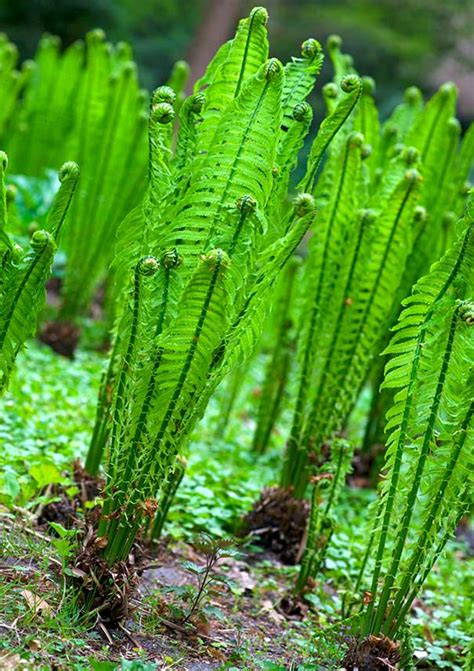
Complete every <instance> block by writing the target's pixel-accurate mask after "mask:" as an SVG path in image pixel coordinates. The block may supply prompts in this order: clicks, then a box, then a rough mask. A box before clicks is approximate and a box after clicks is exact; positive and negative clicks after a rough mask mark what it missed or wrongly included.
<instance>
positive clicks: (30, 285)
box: [0, 152, 79, 393]
mask: <svg viewBox="0 0 474 671" xmlns="http://www.w3.org/2000/svg"><path fill="white" fill-rule="evenodd" d="M6 168H7V156H6V154H5V153H4V152H0V255H1V267H0V393H3V392H4V391H5V390H6V388H7V386H8V383H9V381H10V378H11V375H12V371H13V367H14V364H15V359H16V357H17V355H18V352H19V351H20V350H21V348H22V347H23V345H24V344H25V342H26V340H27V339H28V338H29V337H31V336H32V335H33V334H34V331H35V327H36V321H37V317H38V314H39V312H40V310H41V308H42V306H43V303H44V295H45V284H46V280H47V279H48V277H49V274H50V271H51V264H52V262H53V258H54V254H55V252H56V249H57V244H58V242H59V238H60V235H61V232H62V228H63V224H64V220H65V218H66V215H67V212H68V209H69V206H70V204H71V200H72V197H73V195H74V190H75V188H76V183H77V179H78V176H79V168H78V167H77V165H76V164H75V163H66V164H65V165H63V167H62V168H61V170H60V172H59V179H60V182H61V186H60V188H59V191H58V193H57V194H56V197H55V200H54V202H53V204H52V206H51V209H50V212H49V217H48V221H47V230H39V231H36V232H35V233H34V234H33V236H32V238H31V240H30V247H31V250H27V249H23V248H22V247H21V246H20V245H19V244H18V243H16V242H15V240H14V239H13V238H12V236H11V235H10V234H9V232H8V207H9V200H10V195H9V194H11V193H12V192H8V191H7V189H6V188H5V171H6Z"/></svg>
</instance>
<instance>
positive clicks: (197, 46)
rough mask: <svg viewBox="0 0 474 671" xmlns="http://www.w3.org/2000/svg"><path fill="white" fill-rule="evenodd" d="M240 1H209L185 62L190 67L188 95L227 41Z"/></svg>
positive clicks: (237, 15) (230, 34) (235, 21)
mask: <svg viewBox="0 0 474 671" xmlns="http://www.w3.org/2000/svg"><path fill="white" fill-rule="evenodd" d="M244 4H245V3H244V2H242V0H209V3H208V6H207V9H206V11H205V13H204V18H203V20H202V23H201V26H200V28H199V30H198V32H197V35H196V37H195V39H194V41H193V43H192V45H191V48H190V50H189V53H188V57H187V61H188V63H189V65H190V66H191V77H190V79H189V82H188V93H189V92H191V90H192V87H193V84H194V82H195V81H196V79H199V77H201V75H203V74H204V71H205V69H206V66H207V64H208V63H209V61H210V60H211V58H212V57H213V56H214V54H215V52H216V51H217V49H218V48H219V47H220V45H221V44H222V43H223V42H225V41H226V40H228V39H229V38H230V37H231V36H232V34H233V32H234V29H235V26H236V23H237V20H238V19H239V18H240V13H241V11H242V6H243V5H244Z"/></svg>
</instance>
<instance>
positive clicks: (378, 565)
mask: <svg viewBox="0 0 474 671" xmlns="http://www.w3.org/2000/svg"><path fill="white" fill-rule="evenodd" d="M473 270H474V219H473V210H472V200H470V201H469V204H468V207H467V210H466V214H465V216H464V218H463V219H462V221H461V222H460V224H459V226H458V234H457V239H456V241H455V242H454V244H453V245H452V246H451V247H450V248H449V250H448V251H447V252H446V253H445V255H444V256H443V258H442V259H441V260H440V261H439V262H438V263H436V264H435V265H434V266H433V267H432V269H431V271H430V273H429V274H428V275H426V276H424V277H423V278H422V279H420V280H419V281H418V283H417V284H416V285H415V287H414V289H413V292H412V294H411V296H410V297H409V298H407V299H406V300H405V301H404V309H403V311H402V313H401V315H400V318H399V320H398V323H397V325H396V327H395V329H394V331H395V333H394V335H393V337H392V340H391V342H390V344H389V346H388V348H387V350H386V353H387V354H388V355H389V357H390V358H389V360H388V363H387V365H386V368H385V379H384V383H383V384H384V386H385V387H390V388H392V389H395V390H396V394H395V398H394V403H393V405H392V407H391V408H390V410H389V411H388V413H387V431H388V442H387V453H386V459H385V468H384V470H385V472H386V475H385V478H384V481H383V483H382V486H381V490H380V497H379V502H378V507H377V513H376V516H375V524H374V526H373V531H372V536H371V540H370V542H369V544H368V548H367V552H366V556H365V558H364V561H363V564H362V568H361V572H360V576H359V580H358V583H357V586H356V589H357V590H360V589H361V588H364V589H366V590H367V592H368V594H369V595H370V599H369V600H370V603H369V604H368V606H367V607H366V608H364V609H363V617H362V620H361V622H362V624H361V629H360V634H361V635H362V636H367V635H369V634H379V633H383V634H385V635H387V636H390V637H391V638H395V637H396V636H397V634H398V632H399V630H400V627H401V626H402V625H403V623H404V620H405V618H406V616H407V614H408V613H409V610H410V607H411V604H412V602H413V600H414V598H415V597H416V595H417V594H418V592H419V590H420V589H421V587H422V585H423V583H424V581H425V579H426V577H427V575H428V574H429V572H430V571H431V569H432V567H433V565H434V563H435V562H436V559H437V558H438V557H439V555H440V553H441V552H442V550H443V548H444V546H445V544H446V541H447V540H448V539H449V537H450V535H451V534H452V533H453V532H454V530H455V528H456V525H457V522H458V521H459V519H460V516H461V515H462V514H463V513H464V512H465V511H466V510H467V509H468V508H469V505H470V503H471V497H472V472H473V466H474V440H473V438H474V433H473V431H474V425H473V410H474V397H473V392H472V390H473V382H474V377H473V375H474V372H473V366H472V362H473V361H474V331H473V325H474V303H473V301H472V296H473V292H474V282H473V277H474V272H473Z"/></svg>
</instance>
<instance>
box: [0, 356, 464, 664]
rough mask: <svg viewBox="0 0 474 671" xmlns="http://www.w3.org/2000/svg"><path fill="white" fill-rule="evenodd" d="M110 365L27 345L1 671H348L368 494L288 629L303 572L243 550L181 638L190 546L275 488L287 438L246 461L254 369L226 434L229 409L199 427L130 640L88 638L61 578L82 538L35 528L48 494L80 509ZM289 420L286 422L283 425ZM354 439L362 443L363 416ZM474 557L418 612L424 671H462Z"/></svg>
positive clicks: (446, 577) (0, 524) (215, 407)
mask: <svg viewBox="0 0 474 671" xmlns="http://www.w3.org/2000/svg"><path fill="white" fill-rule="evenodd" d="M103 361H104V360H103V356H102V355H99V354H94V353H86V352H84V351H80V352H79V353H78V354H77V356H76V358H75V359H74V360H73V361H68V360H66V359H63V358H61V357H59V356H57V355H55V354H53V353H52V352H51V351H50V350H49V349H48V348H46V347H44V346H40V345H37V344H32V345H31V346H30V348H29V349H28V350H27V351H26V352H25V353H24V354H23V355H22V356H21V358H20V360H19V362H18V371H17V374H16V378H15V380H14V382H13V385H12V388H11V390H10V392H9V394H8V395H7V396H6V397H5V398H4V399H3V400H2V401H1V404H0V417H1V420H0V448H1V449H0V502H1V507H0V670H2V669H5V670H9V671H15V670H17V669H18V670H20V669H22V670H23V669H26V670H28V671H30V669H31V670H35V671H36V670H38V671H48V670H50V669H51V670H58V671H59V670H61V671H62V670H65V671H66V670H67V671H86V670H89V669H92V670H96V671H111V670H118V669H123V670H125V669H128V670H133V671H140V670H141V671H155V670H158V669H160V670H161V669H175V670H177V671H207V670H208V669H209V670H211V669H215V670H220V671H223V670H224V669H227V670H229V671H230V670H234V671H235V670H243V671H253V670H263V671H265V670H266V671H285V670H290V669H291V670H292V671H310V670H317V669H321V670H323V669H338V668H340V661H341V659H342V657H343V656H344V652H345V645H344V638H343V637H342V636H341V635H340V634H339V633H337V632H338V629H337V628H333V629H331V625H334V624H336V623H337V622H338V621H339V620H340V609H341V598H342V594H343V592H344V590H345V589H348V588H350V585H351V584H352V582H353V580H354V576H355V575H356V574H357V565H358V562H359V560H360V557H361V556H362V554H363V550H364V543H365V539H366V534H367V529H366V526H367V522H368V520H367V515H366V513H367V506H368V504H369V503H370V501H371V500H373V498H374V492H373V490H372V489H369V488H363V487H355V486H351V487H348V488H347V489H346V491H345V494H344V496H343V499H342V501H341V504H340V508H341V509H340V516H339V519H340V521H341V522H340V526H339V528H338V529H337V531H336V533H335V535H334V542H333V543H332V546H331V548H330V551H329V554H328V557H327V560H326V565H325V569H324V572H323V574H322V576H321V579H320V580H319V581H318V582H317V584H316V585H315V587H314V589H313V591H312V592H311V593H310V594H309V595H308V597H307V600H306V604H305V606H304V608H303V610H302V611H301V610H300V611H298V609H297V610H296V611H295V612H294V613H292V614H291V615H288V608H284V607H282V599H283V600H284V599H285V597H288V595H291V589H292V586H293V584H294V581H295V577H296V574H297V569H296V568H295V567H292V566H285V565H283V564H281V563H280V562H279V561H278V559H277V558H276V557H274V556H272V555H270V554H268V553H266V552H263V551H262V550H261V549H259V548H258V547H257V546H256V545H254V544H251V543H249V541H248V540H247V541H246V542H241V541H238V540H237V539H236V541H235V548H236V550H237V555H236V556H233V557H226V558H224V559H222V560H220V562H219V564H218V565H217V567H216V569H215V572H216V575H218V576H219V577H220V582H219V583H216V584H217V585H218V587H217V588H216V589H215V590H213V591H212V592H210V593H206V594H205V597H204V599H203V602H202V604H201V605H200V607H199V609H198V611H197V614H196V615H195V616H194V617H193V618H192V620H191V624H190V623H186V624H183V620H184V618H185V614H186V612H189V607H190V604H191V603H192V600H193V598H194V596H195V595H196V578H195V575H194V574H193V572H192V571H190V570H189V566H191V565H193V564H194V565H197V566H202V565H203V563H204V562H205V559H206V558H205V556H203V554H202V552H200V551H198V550H197V549H196V547H195V545H194V542H195V539H196V538H197V537H198V535H199V534H201V533H203V532H206V533H209V534H211V535H212V536H213V537H216V538H223V537H229V536H232V534H233V531H234V530H235V528H236V526H237V525H238V523H239V520H240V518H241V517H242V515H244V514H245V512H247V511H248V510H249V509H250V508H251V506H252V504H253V503H254V502H255V501H256V499H257V498H258V496H259V493H260V491H261V489H262V488H263V487H264V486H267V485H271V484H273V483H274V482H275V481H276V480H277V477H278V471H279V465H280V455H281V450H282V447H283V436H279V435H276V436H275V437H274V445H273V447H272V449H271V450H270V451H269V453H268V454H266V455H264V456H263V457H261V458H260V459H259V464H258V468H256V467H255V466H256V459H255V456H254V455H253V454H252V452H251V450H250V445H251V439H252V430H253V419H252V413H253V410H254V396H255V389H256V388H257V387H258V384H259V375H260V372H261V371H260V369H261V366H260V367H259V366H258V365H257V366H256V367H255V371H254V373H253V378H252V379H251V380H250V381H249V384H248V387H247V388H246V389H243V391H242V394H241V398H240V399H239V401H238V404H237V407H236V410H235V413H234V415H233V418H232V420H231V422H230V424H229V426H228V427H227V428H226V431H225V435H223V431H222V429H221V427H219V414H220V406H219V399H216V400H214V401H213V402H212V403H211V406H210V408H209V412H208V413H207V415H206V417H205V418H204V420H203V422H202V423H201V424H200V425H199V427H198V429H197V431H196V435H195V437H194V443H193V445H192V446H191V449H190V454H189V466H188V470H187V474H186V476H185V479H184V481H183V483H182V486H181V487H180V490H179V492H178V496H177V499H176V501H175V504H174V506H173V508H172V509H171V512H170V516H169V521H168V523H167V525H166V527H165V541H163V542H162V543H160V544H159V546H158V547H157V549H156V550H155V551H153V552H152V553H151V554H149V555H148V556H146V557H145V558H142V559H141V560H140V562H141V563H140V579H139V584H138V588H137V590H136V591H135V593H134V594H133V596H132V597H131V602H130V606H131V607H130V612H129V615H128V617H127V618H126V620H125V621H124V622H123V623H122V626H121V627H116V628H112V627H108V626H107V625H106V624H103V625H102V626H95V627H92V626H91V621H90V619H88V618H86V617H85V616H84V614H83V611H82V610H81V608H80V607H79V603H78V601H77V592H75V591H74V589H72V588H70V587H69V586H68V583H67V582H66V581H65V579H64V573H63V567H64V566H65V565H67V563H68V559H69V554H70V553H71V552H73V551H74V550H73V549H74V542H75V539H74V534H69V533H66V534H64V535H63V537H61V534H60V535H59V536H57V535H56V532H57V530H56V531H55V529H54V528H52V527H51V525H48V524H40V525H38V524H37V522H36V521H35V513H37V511H38V508H39V507H42V506H44V505H45V504H47V503H48V501H49V500H50V499H51V490H49V492H48V494H45V489H44V488H45V487H46V486H47V485H49V484H51V483H53V484H57V485H60V486H61V487H63V488H64V489H65V490H66V491H68V493H69V494H70V495H71V496H72V495H74V487H75V484H74V481H73V479H72V476H71V465H72V463H73V461H74V460H75V459H78V458H79V459H83V458H84V456H85V453H86V450H87V443H88V437H89V435H90V430H91V426H92V422H93V418H94V406H95V398H96V393H97V387H98V382H99V378H100V372H101V370H102V366H103ZM224 396H225V388H224V389H223V390H222V391H221V400H222V398H223V397H224ZM287 420H288V418H287V417H285V416H283V417H282V420H281V421H282V426H284V425H285V422H287ZM355 427H356V428H355V429H354V431H355V432H357V413H356V417H355ZM282 433H283V432H282ZM357 484H361V483H357ZM362 484H363V483H362ZM53 498H54V497H53ZM61 533H62V532H61ZM471 553H472V550H471V549H470V545H469V543H468V542H466V540H465V539H458V540H457V541H453V542H452V543H450V545H449V549H448V551H447V552H446V554H445V556H444V557H443V558H442V560H440V561H439V563H438V565H437V566H436V567H435V570H434V571H433V573H432V575H431V576H430V578H429V580H428V581H427V584H426V586H425V589H424V592H423V594H422V595H421V597H420V599H419V600H418V601H416V602H415V604H414V607H413V610H412V613H411V624H412V632H413V637H414V643H415V648H416V653H415V654H416V657H417V660H418V663H417V668H419V669H449V670H451V669H452V670H453V671H460V669H461V668H462V663H463V662H462V657H463V654H464V652H465V649H466V647H467V646H468V645H469V641H470V630H469V621H470V613H471V598H470V586H472V578H473V573H474V571H473V565H472V554H471ZM283 603H284V601H283ZM183 616H184V617H183ZM92 624H94V623H92Z"/></svg>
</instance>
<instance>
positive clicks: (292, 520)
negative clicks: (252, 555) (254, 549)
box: [242, 487, 309, 564]
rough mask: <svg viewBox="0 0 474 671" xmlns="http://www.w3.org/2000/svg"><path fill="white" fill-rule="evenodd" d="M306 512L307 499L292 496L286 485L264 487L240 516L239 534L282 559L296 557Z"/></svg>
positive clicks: (302, 534)
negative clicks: (253, 502)
mask: <svg viewBox="0 0 474 671" xmlns="http://www.w3.org/2000/svg"><path fill="white" fill-rule="evenodd" d="M308 515H309V504H308V502H307V501H301V500H299V499H295V498H294V497H293V495H292V493H291V491H290V490H289V489H282V488H281V487H268V488H266V489H264V490H263V492H262V494H261V496H260V498H259V500H258V501H257V502H256V503H255V505H254V507H253V508H252V510H251V511H250V512H249V513H247V515H246V516H245V518H244V520H243V528H242V533H243V534H249V535H250V536H253V537H254V538H255V539H256V540H257V542H258V544H259V545H261V546H262V547H264V548H265V549H267V550H270V551H271V552H273V553H274V554H275V555H276V556H277V557H278V558H279V559H280V560H281V561H282V562H283V563H285V564H295V563H296V562H297V561H298V558H299V554H300V551H301V547H302V543H303V539H304V536H305V532H306V525H307V520H308Z"/></svg>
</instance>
